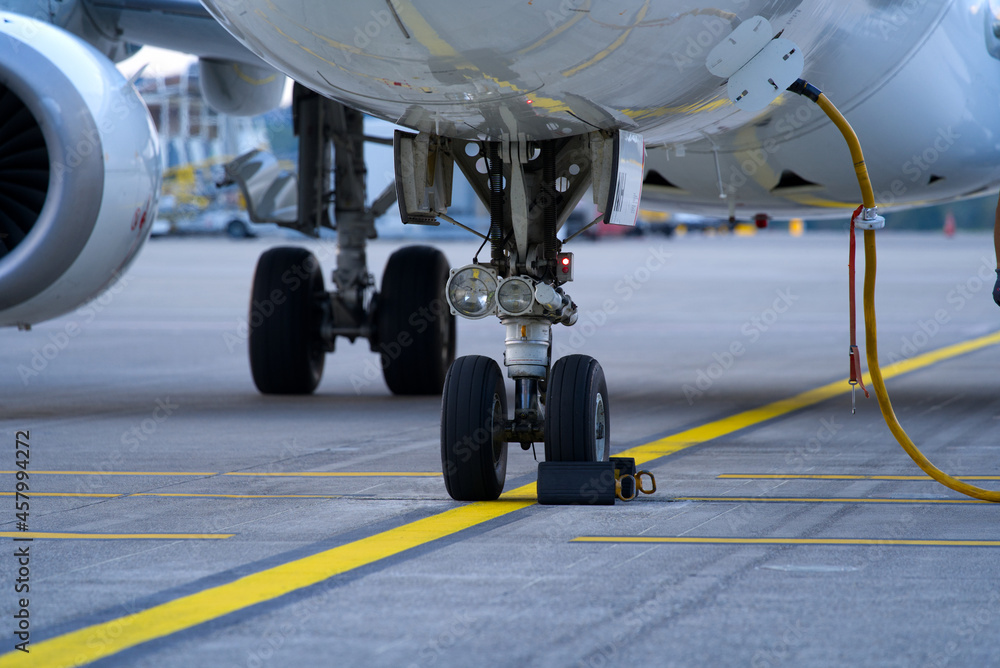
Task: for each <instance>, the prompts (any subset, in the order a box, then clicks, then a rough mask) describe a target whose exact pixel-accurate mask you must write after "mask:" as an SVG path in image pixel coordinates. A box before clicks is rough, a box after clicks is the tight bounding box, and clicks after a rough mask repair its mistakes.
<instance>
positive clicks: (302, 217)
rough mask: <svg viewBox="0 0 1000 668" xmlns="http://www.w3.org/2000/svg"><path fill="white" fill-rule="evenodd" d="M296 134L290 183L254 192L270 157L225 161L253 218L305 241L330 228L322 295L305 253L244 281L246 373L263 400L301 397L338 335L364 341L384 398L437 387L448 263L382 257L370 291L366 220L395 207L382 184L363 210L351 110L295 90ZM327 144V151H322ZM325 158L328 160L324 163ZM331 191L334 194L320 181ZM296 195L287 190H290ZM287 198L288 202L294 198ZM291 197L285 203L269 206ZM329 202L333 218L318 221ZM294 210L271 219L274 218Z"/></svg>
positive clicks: (260, 266)
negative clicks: (332, 244) (330, 253)
mask: <svg viewBox="0 0 1000 668" xmlns="http://www.w3.org/2000/svg"><path fill="white" fill-rule="evenodd" d="M293 113H294V125H295V131H296V134H297V135H298V137H299V171H298V178H297V185H296V184H295V183H294V181H295V179H294V178H293V177H291V176H290V175H286V174H280V175H278V176H277V178H273V177H272V179H271V180H269V181H267V182H266V183H264V184H263V185H262V186H260V185H258V184H255V181H254V179H255V178H256V177H259V176H260V175H261V174H262V173H264V172H266V171H268V169H271V171H277V168H276V166H275V163H274V161H273V158H272V159H270V160H271V162H267V159H268V158H269V157H265V156H253V155H251V156H245V157H244V158H241V159H238V160H237V163H233V164H234V165H235V167H233V169H234V171H241V173H240V174H236V175H234V176H233V179H234V180H236V181H238V182H239V183H240V185H241V186H242V187H243V189H244V194H245V195H246V196H247V200H248V202H251V203H252V206H250V207H248V208H249V209H250V213H251V215H252V217H253V215H254V214H255V213H258V214H259V213H260V212H261V211H268V212H270V217H268V216H265V215H262V214H261V215H258V216H256V220H258V221H266V220H271V221H273V222H279V223H280V224H282V225H284V226H286V227H292V228H295V229H298V230H299V231H301V232H304V233H306V234H310V235H312V236H317V235H318V233H319V229H320V228H322V227H327V228H332V229H336V230H337V246H336V264H337V268H336V270H335V271H334V272H333V284H334V289H333V290H332V291H330V292H327V290H326V288H325V287H324V284H323V275H322V272H321V269H320V263H319V260H318V259H317V258H316V256H315V255H313V254H312V253H311V252H309V251H308V250H305V249H302V248H293V247H278V248H273V249H271V250H269V251H267V252H265V253H264V254H263V255H262V256H261V258H260V260H259V261H258V263H257V270H256V273H255V275H254V281H253V289H252V296H251V302H250V318H249V336H248V339H249V350H250V368H251V371H252V374H253V379H254V383H255V384H256V385H257V388H258V389H259V390H260V391H261V392H263V393H265V394H309V393H311V392H313V391H314V390H315V389H316V387H317V385H318V384H319V382H320V379H321V377H322V375H323V365H324V361H325V357H326V353H329V352H333V350H334V344H335V340H336V338H337V337H338V336H343V337H346V338H347V339H349V340H350V341H351V342H352V343H353V342H354V341H355V340H356V339H358V338H366V339H368V341H369V342H370V344H371V349H372V350H373V351H375V352H378V353H380V356H381V361H382V370H383V376H384V377H385V382H386V384H387V385H388V386H389V389H390V390H391V391H392V392H393V393H395V394H404V395H419V394H428V395H435V394H438V393H440V392H441V388H442V386H443V385H444V382H445V375H446V374H447V371H448V368H449V367H450V366H451V363H452V362H453V361H454V359H455V317H454V315H453V314H452V313H451V312H450V311H449V310H448V308H447V307H446V306H445V304H446V302H445V284H446V282H447V280H448V269H449V265H448V260H447V258H445V256H444V254H443V253H441V251H439V250H436V249H434V248H431V247H428V246H410V247H405V248H402V249H400V250H398V251H396V252H395V253H393V255H392V256H391V257H390V258H389V262H388V264H387V265H386V268H385V272H384V273H383V275H382V283H381V290H376V287H375V280H374V277H373V276H372V275H371V274H370V273H369V271H368V267H367V259H366V255H365V246H366V244H367V241H368V239H373V238H375V225H374V221H375V218H376V217H378V216H379V215H381V214H382V213H384V212H385V211H386V210H388V208H389V207H391V206H392V204H393V202H394V201H395V195H396V192H395V187H392V186H390V188H387V189H386V191H385V192H383V193H382V194H381V195H380V196H379V197H378V198H376V200H375V202H374V203H373V205H372V206H371V207H366V206H365V176H366V169H365V162H364V143H365V141H386V140H379V139H377V138H371V137H365V136H364V132H363V123H362V115H361V113H360V112H357V111H354V110H353V109H350V108H348V107H345V106H343V105H341V104H338V103H336V102H333V101H331V100H328V99H326V98H323V97H321V96H319V95H316V94H315V93H312V92H310V91H308V90H307V89H305V88H302V87H300V86H298V85H296V87H295V93H294V100H293ZM331 149H332V150H331ZM331 163H332V164H331ZM333 183H335V184H336V191H335V194H334V193H333V192H331V185H332V184H333ZM295 188H297V193H294V192H290V191H293V190H294V189H295ZM296 195H297V196H296ZM288 199H293V200H295V206H294V207H285V208H284V209H282V207H281V205H282V204H283V203H285V202H286V201H287V200H288ZM331 201H332V203H333V209H334V217H333V219H332V220H331V218H330V215H329V209H330V203H331ZM288 208H292V209H293V211H294V213H293V214H292V215H291V216H290V217H289V216H287V215H286V217H285V218H284V219H282V217H281V214H282V211H286V210H287V209H288Z"/></svg>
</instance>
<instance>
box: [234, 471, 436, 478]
mask: <svg viewBox="0 0 1000 668" xmlns="http://www.w3.org/2000/svg"><path fill="white" fill-rule="evenodd" d="M222 475H233V476H259V477H274V478H440V477H441V474H440V473H425V472H420V471H417V472H411V471H384V472H383V471H297V472H295V471H292V472H288V473H281V472H278V473H242V472H237V473H223V474H222Z"/></svg>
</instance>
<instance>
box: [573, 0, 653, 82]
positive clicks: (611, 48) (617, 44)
mask: <svg viewBox="0 0 1000 668" xmlns="http://www.w3.org/2000/svg"><path fill="white" fill-rule="evenodd" d="M648 11H649V0H646V2H645V3H643V5H642V7H641V8H640V9H639V13H638V14H637V15H636V17H635V21H634V24H635V25H638V24H640V23H642V21H643V19H644V18H646V12H648ZM633 30H634V27H633V26H630V27H628V28H626V29H625V32H623V33H622V34H621V35H619V36H618V39H616V40H615V41H614V42H612V43H611V44H610V45H609V46H608V47H606V48H605V49H603V50H602V51H600V52H598V53H597V54H595V55H594V56H593V57H591V58H590V59H589V60H587V61H586V62H583V63H580V64H579V65H577V66H576V67H571V68H570V69H568V70H566V71H564V72H563V73H562V75H563V76H564V77H571V76H573V75H574V74H576V73H577V72H580V71H582V70H585V69H587V68H588V67H590V66H591V65H595V64H597V63H599V62H601V61H602V60H604V59H605V58H607V57H608V56H610V55H611V54H612V53H614V52H615V51H617V50H618V47H620V46H621V45H622V44H624V43H625V40H627V39H628V36H629V35H631V34H632V31H633Z"/></svg>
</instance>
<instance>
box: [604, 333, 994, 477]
mask: <svg viewBox="0 0 1000 668" xmlns="http://www.w3.org/2000/svg"><path fill="white" fill-rule="evenodd" d="M998 343H1000V332H993V333H992V334H988V335H986V336H980V337H977V338H975V339H971V340H969V341H963V342H962V343H956V344H954V345H950V346H945V347H944V348H939V349H938V350H932V351H930V352H928V353H924V354H923V355H918V356H916V357H913V358H910V359H908V360H903V361H901V362H896V363H895V364H892V365H891V366H888V367H886V368H885V369H883V370H882V375H883V377H885V378H893V377H895V376H899V375H901V374H904V373H909V372H911V371H916V370H918V369H922V368H924V367H928V366H930V365H932V364H935V363H936V362H940V361H942V360H946V359H950V358H952V357H957V356H959V355H964V354H966V353H970V352H973V351H976V350H980V349H982V348H986V347H988V346H993V345H996V344H998ZM865 380H869V377H868V374H867V373H866V374H865ZM848 391H850V386H849V385H848V384H847V381H846V380H838V381H835V382H833V383H828V384H826V385H823V386H822V387H818V388H816V389H813V390H808V391H806V392H803V393H801V394H797V395H795V396H793V397H790V398H788V399H782V400H780V401H776V402H774V403H772V404H768V405H766V406H761V407H760V408H752V409H750V410H747V411H743V412H742V413H737V414H736V415H732V416H730V417H726V418H722V419H721V420H716V421H715V422H710V423H709V424H705V425H701V426H698V427H693V428H691V429H687V430H685V431H682V432H680V433H678V434H672V435H670V436H666V437H664V438H661V439H659V440H657V441H653V442H652V443H648V444H646V445H640V446H637V447H635V448H630V449H628V450H626V451H625V452H619V453H617V455H616V456H618V457H634V458H635V463H636V465H641V464H644V463H646V462H649V461H651V460H653V459H658V458H660V457H665V456H666V455H670V454H673V453H675V452H677V451H679V450H683V449H684V448H687V447H690V446H692V445H696V444H698V443H704V442H705V441H711V440H713V439H716V438H719V437H721V436H726V435H728V434H732V433H733V432H736V431H739V430H741V429H745V428H747V427H751V426H753V425H756V424H760V423H761V422H765V421H767V420H771V419H773V418H776V417H780V416H782V415H786V414H788V413H791V412H792V411H796V410H799V409H800V408H805V407H806V406H812V405H814V404H818V403H820V402H821V401H825V400H827V399H830V398H832V397H835V396H838V395H841V394H846V393H847V392H848Z"/></svg>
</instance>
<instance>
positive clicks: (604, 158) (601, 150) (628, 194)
mask: <svg viewBox="0 0 1000 668" xmlns="http://www.w3.org/2000/svg"><path fill="white" fill-rule="evenodd" d="M594 154H595V161H594V164H595V166H597V167H598V169H597V170H595V174H594V185H595V188H594V202H595V203H596V204H597V205H598V206H601V205H603V206H604V222H605V223H610V224H612V225H626V226H629V227H633V226H635V221H636V218H637V217H638V215H639V197H640V195H642V174H643V166H644V164H645V161H646V148H645V144H644V143H643V140H642V135H640V134H636V133H634V132H626V131H625V130H619V131H618V132H616V133H615V135H614V136H613V137H611V138H608V139H605V140H604V141H601V142H599V145H598V146H595V147H594Z"/></svg>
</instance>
